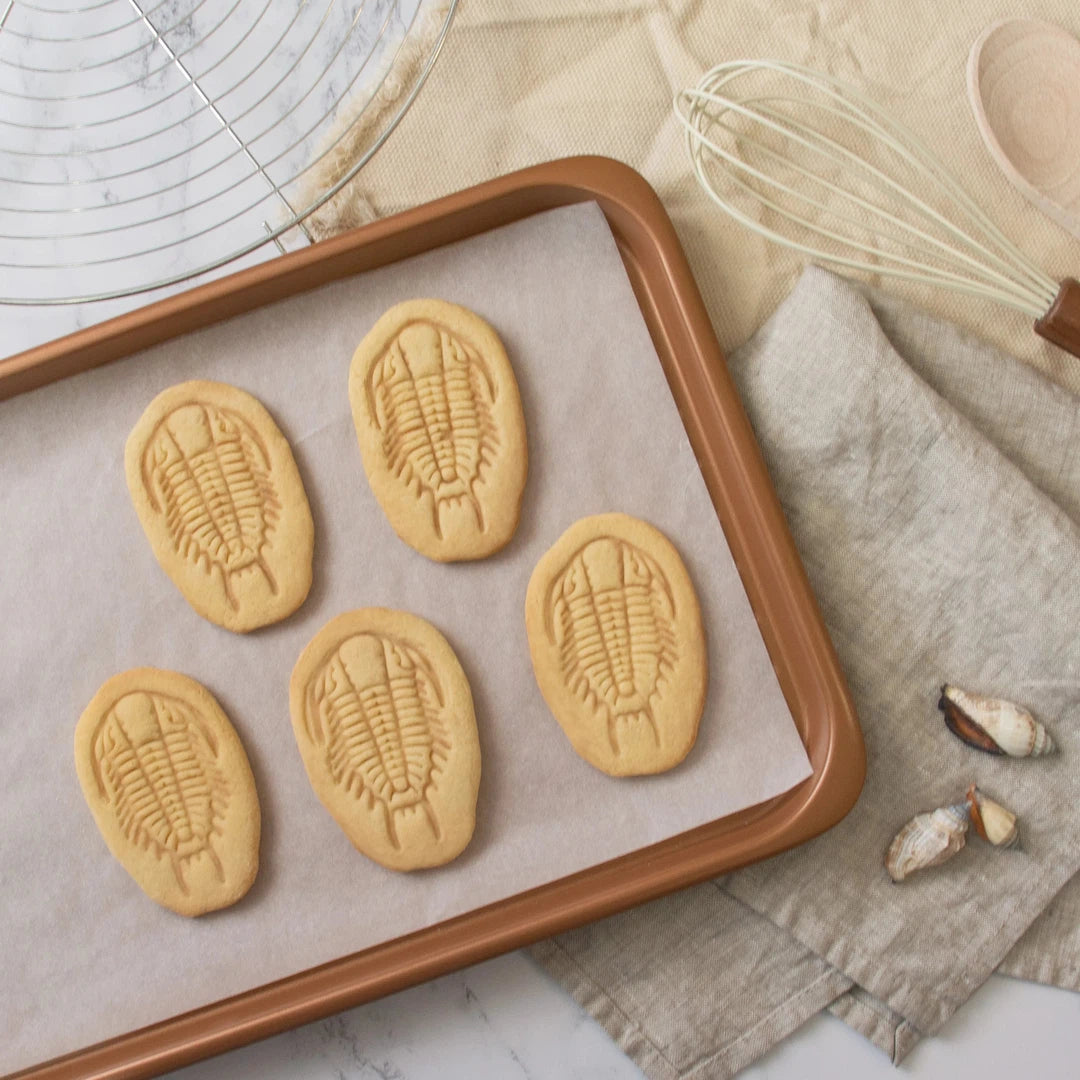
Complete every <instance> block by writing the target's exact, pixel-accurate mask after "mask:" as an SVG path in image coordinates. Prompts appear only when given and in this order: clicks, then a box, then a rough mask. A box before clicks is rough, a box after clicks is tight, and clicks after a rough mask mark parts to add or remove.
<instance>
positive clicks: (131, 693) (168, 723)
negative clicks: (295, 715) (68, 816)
mask: <svg viewBox="0 0 1080 1080" xmlns="http://www.w3.org/2000/svg"><path fill="white" fill-rule="evenodd" d="M75 767H76V770H77V771H78V774H79V782H80V784H81V785H82V790H83V795H84V796H85V798H86V801H87V804H88V805H89V807H90V810H91V812H92V813H93V815H94V820H95V821H96V822H97V827H98V829H99V830H100V831H101V835H102V836H103V837H104V839H105V843H106V844H107V845H108V847H109V850H110V851H111V852H112V853H113V855H114V856H115V857H116V858H117V860H119V862H120V864H121V865H122V866H123V867H124V869H125V870H126V871H127V872H128V873H129V874H130V875H131V876H132V877H133V878H134V879H135V881H136V882H137V883H138V884H139V886H140V887H141V888H142V890H143V892H145V893H146V894H147V896H149V897H150V898H151V899H153V900H156V901H157V902H158V903H159V904H162V905H163V906H164V907H167V908H171V909H172V910H173V911H175V912H178V913H179V914H180V915H202V914H205V913H206V912H208V911H215V910H217V909H218V908H223V907H228V906H229V905H230V904H235V903H236V901H237V900H239V899H240V898H241V897H242V896H243V895H244V894H245V893H246V892H247V891H248V889H249V888H250V887H251V883H252V882H253V881H254V880H255V875H256V873H258V869H259V829H260V817H259V799H258V796H257V794H256V792H255V780H254V777H253V776H252V775H251V767H250V766H249V765H248V759H247V755H246V754H245V753H244V748H243V746H242V745H241V744H240V739H239V738H238V736H237V734H236V732H235V731H234V730H233V726H232V724H230V723H229V720H228V717H226V715H225V713H224V712H222V710H221V706H219V705H218V703H217V702H216V701H215V700H214V698H213V696H212V695H211V694H210V692H209V691H208V690H207V689H206V688H205V687H204V686H202V685H200V684H199V683H197V682H195V680H194V679H189V678H187V677H186V676H184V675H179V674H177V673H176V672H175V671H159V670H157V669H156V668H134V669H133V670H131V671H125V672H123V673H122V674H120V675H114V676H113V677H112V678H111V679H109V680H108V682H106V683H105V684H104V686H102V687H101V689H100V690H98V692H97V693H96V694H95V695H94V698H93V700H92V701H91V702H90V704H89V705H88V706H87V707H86V710H85V711H84V712H83V714H82V716H81V717H79V722H78V724H77V725H76V728H75Z"/></svg>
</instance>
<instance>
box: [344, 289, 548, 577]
mask: <svg viewBox="0 0 1080 1080" xmlns="http://www.w3.org/2000/svg"><path fill="white" fill-rule="evenodd" d="M349 400H350V403H351V405H352V413H353V421H354V423H355V425H356V434H357V439H358V440H359V443H360V455H361V458H362V460H363V464H364V472H365V473H366V474H367V478H368V483H369V484H370V486H371V490H372V493H373V494H374V495H375V498H376V500H377V501H378V503H379V505H380V506H381V507H382V510H383V512H384V513H385V514H386V517H387V519H388V520H389V522H390V524H391V525H392V526H393V528H394V530H395V532H397V534H398V535H399V536H400V537H401V539H402V540H404V541H405V542H406V543H407V544H409V545H410V546H411V547H413V548H415V549H416V550H417V551H419V552H420V553H421V554H423V555H426V556H428V558H431V559H435V560H437V561H439V562H454V561H458V560H465V559H480V558H484V557H485V556H487V555H490V554H492V553H493V552H495V551H498V550H499V549H500V548H502V547H503V546H504V545H505V544H506V543H507V542H508V541H509V540H510V537H511V536H513V534H514V530H515V528H516V527H517V521H518V514H519V512H520V507H521V498H522V494H523V492H524V488H525V479H526V475H527V473H528V449H527V444H526V438H525V419H524V415H523V413H522V411H521V398H520V395H519V393H518V388H517V381H516V379H515V378H514V371H513V368H512V367H511V366H510V360H509V358H508V357H507V355H506V350H505V349H504V348H503V345H502V342H501V341H500V340H499V337H498V335H497V334H496V333H495V331H494V330H493V329H492V328H491V327H490V326H489V325H488V324H487V323H486V322H484V320H483V319H481V318H480V317H479V316H477V315H475V314H474V313H473V312H471V311H469V310H468V309H467V308H463V307H459V306H458V305H457V304H450V303H446V302H445V301H442V300H407V301H405V302H403V303H400V304H397V305H395V306H394V307H392V308H391V309H390V310H389V311H387V312H386V313H385V314H384V315H383V316H382V317H381V318H380V319H379V320H378V321H377V322H376V323H375V325H374V326H373V327H372V329H371V330H370V332H369V333H368V334H367V336H366V337H365V338H364V340H363V341H362V342H361V343H360V345H359V347H358V348H357V350H356V352H355V354H354V355H353V359H352V365H351V367H350V370H349Z"/></svg>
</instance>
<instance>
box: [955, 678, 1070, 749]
mask: <svg viewBox="0 0 1080 1080" xmlns="http://www.w3.org/2000/svg"><path fill="white" fill-rule="evenodd" d="M938 708H939V709H940V710H941V711H942V713H944V715H945V723H946V725H947V726H948V728H949V730H950V731H951V732H952V733H953V734H954V735H955V736H956V737H957V738H958V739H962V740H963V741H964V742H966V743H967V744H968V746H973V747H975V749H977V750H984V751H986V752H987V753H988V754H1008V755H1009V756H1010V757H1038V756H1040V755H1043V754H1052V753H1054V751H1055V750H1056V749H1057V747H1056V745H1055V744H1054V740H1053V739H1052V738H1051V737H1050V733H1049V732H1048V731H1047V730H1046V728H1045V727H1043V725H1042V724H1040V723H1039V721H1038V720H1036V719H1035V717H1034V716H1032V715H1031V713H1029V712H1028V711H1027V709H1024V708H1021V707H1020V706H1019V705H1014V704H1013V703H1012V702H1011V701H1005V700H1003V699H1001V698H992V697H986V696H984V695H982V694H971V693H968V692H967V691H966V690H961V689H960V688H959V687H958V686H952V685H950V684H948V683H946V684H945V685H944V686H943V687H942V688H941V698H940V699H939V701H938Z"/></svg>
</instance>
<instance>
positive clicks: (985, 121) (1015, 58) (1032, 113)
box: [967, 19, 1080, 238]
mask: <svg viewBox="0 0 1080 1080" xmlns="http://www.w3.org/2000/svg"><path fill="white" fill-rule="evenodd" d="M967 82H968V96H969V97H970V99H971V107H972V110H973V111H974V113H975V122H976V123H977V124H978V127H979V131H980V132H981V134H982V137H983V140H984V141H985V143H986V145H987V147H988V149H989V150H990V153H991V155H993V157H994V160H995V161H996V162H997V163H998V165H999V166H1000V168H1001V170H1002V172H1004V174H1005V176H1006V177H1007V178H1008V179H1009V180H1010V181H1011V182H1012V184H1013V185H1015V187H1017V188H1018V189H1019V190H1020V191H1021V192H1022V193H1023V194H1024V196H1026V197H1027V198H1028V199H1030V200H1031V202H1032V203H1034V204H1035V205H1036V206H1037V207H1038V208H1039V209H1040V210H1042V211H1043V213H1045V214H1047V215H1048V216H1049V217H1050V218H1052V219H1053V220H1054V221H1056V222H1057V223H1058V224H1059V225H1061V226H1062V227H1063V228H1065V229H1067V230H1068V231H1069V232H1071V233H1072V234H1073V235H1074V236H1076V237H1077V238H1080V41H1077V39H1076V38H1075V37H1073V36H1072V34H1069V33H1067V32H1066V31H1065V30H1062V29H1061V28H1060V27H1058V26H1052V25H1050V24H1049V23H1043V22H1038V21H1036V20H1034V19H1008V20H1006V21H1004V22H999V23H996V24H994V25H993V26H991V27H989V28H988V29H987V30H986V31H985V32H984V33H983V34H982V35H981V36H980V37H979V39H978V40H977V41H976V42H975V44H974V45H973V46H972V49H971V55H970V56H969V58H968V69H967Z"/></svg>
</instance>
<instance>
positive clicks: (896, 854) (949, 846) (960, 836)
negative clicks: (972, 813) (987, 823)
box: [885, 803, 968, 882]
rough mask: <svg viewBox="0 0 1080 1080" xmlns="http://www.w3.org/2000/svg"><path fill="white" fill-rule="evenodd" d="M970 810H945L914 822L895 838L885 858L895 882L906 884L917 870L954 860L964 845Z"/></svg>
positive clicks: (920, 816)
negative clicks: (907, 879) (904, 881)
mask: <svg viewBox="0 0 1080 1080" xmlns="http://www.w3.org/2000/svg"><path fill="white" fill-rule="evenodd" d="M967 831H968V807H967V805H966V804H964V803H960V804H958V805H955V806H943V807H941V808H940V809H938V810H934V811H933V812H932V813H929V814H919V815H917V816H916V817H914V818H912V819H911V821H909V822H908V823H907V824H906V825H905V826H904V827H903V828H902V829H901V830H900V831H899V832H898V833H897V834H896V836H895V838H894V839H893V842H892V843H891V844H890V845H889V850H888V852H887V853H886V855H885V869H886V870H887V871H888V872H889V877H891V878H892V879H893V881H897V882H899V881H903V880H904V879H905V878H907V877H909V876H910V875H911V874H913V873H915V871H916V870H925V869H926V868H927V867H930V866H938V865H940V864H941V863H943V862H945V861H946V860H947V859H951V858H952V857H953V856H954V855H955V854H956V853H957V852H958V851H959V850H960V849H961V848H962V847H963V846H964V843H965V838H966V835H967Z"/></svg>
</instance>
